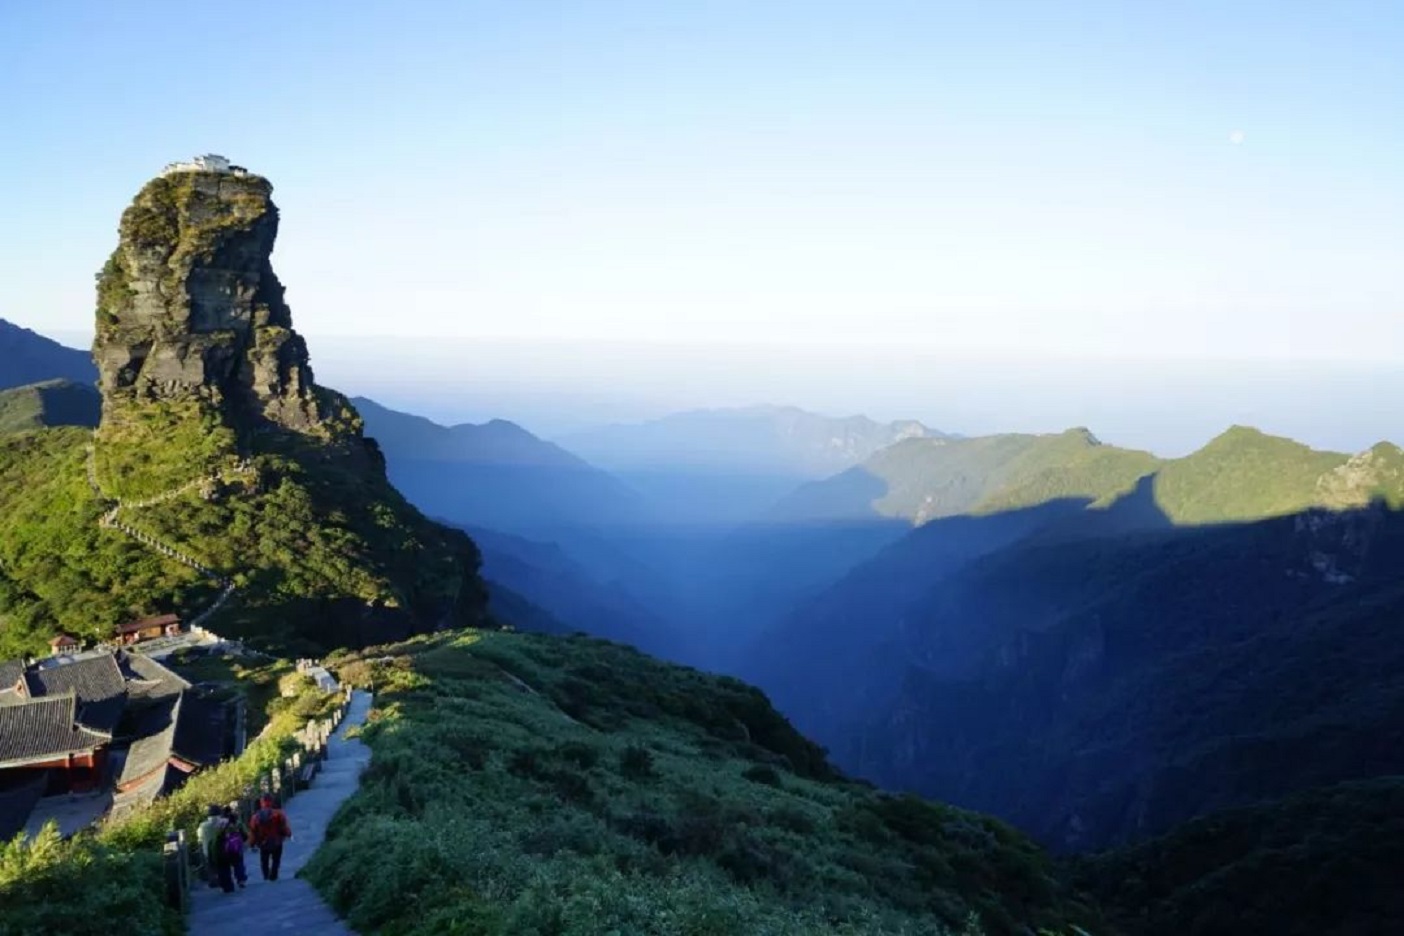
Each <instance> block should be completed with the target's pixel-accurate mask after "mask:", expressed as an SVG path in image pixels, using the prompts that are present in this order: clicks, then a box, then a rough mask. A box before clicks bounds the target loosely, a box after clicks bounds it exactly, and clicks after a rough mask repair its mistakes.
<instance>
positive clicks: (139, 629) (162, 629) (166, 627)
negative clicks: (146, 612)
mask: <svg viewBox="0 0 1404 936" xmlns="http://www.w3.org/2000/svg"><path fill="white" fill-rule="evenodd" d="M179 633H180V615H178V614H162V615H158V616H157V617H149V618H142V619H141V620H140V621H131V622H129V623H126V624H119V625H117V642H118V643H120V644H134V643H136V642H137V641H138V640H152V639H154V638H156V637H165V636H174V635H176V634H179Z"/></svg>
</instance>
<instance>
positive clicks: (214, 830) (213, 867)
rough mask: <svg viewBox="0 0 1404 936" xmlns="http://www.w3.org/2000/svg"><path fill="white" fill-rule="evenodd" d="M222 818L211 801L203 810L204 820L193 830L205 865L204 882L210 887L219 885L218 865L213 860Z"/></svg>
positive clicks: (217, 808)
mask: <svg viewBox="0 0 1404 936" xmlns="http://www.w3.org/2000/svg"><path fill="white" fill-rule="evenodd" d="M221 825H223V820H222V819H221V817H220V815H219V807H218V806H216V805H215V804H214V803H211V804H210V805H209V807H208V808H207V809H206V810H205V821H204V822H202V823H200V826H199V828H197V829H196V830H195V841H196V843H197V844H199V846H200V858H201V860H202V862H203V863H204V866H205V882H206V883H207V884H209V885H210V886H211V887H218V886H219V865H218V863H217V862H216V861H215V839H217V838H218V837H219V828H220V826H221Z"/></svg>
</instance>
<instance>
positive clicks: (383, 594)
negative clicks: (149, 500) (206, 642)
mask: <svg viewBox="0 0 1404 936" xmlns="http://www.w3.org/2000/svg"><path fill="white" fill-rule="evenodd" d="M91 438H92V435H91V433H88V432H85V431H80V430H76V429H53V430H44V431H42V432H35V433H23V434H19V435H14V436H8V437H3V438H0V656H13V655H17V654H19V653H22V652H34V651H37V650H39V649H41V648H42V647H43V645H44V643H45V641H47V639H48V638H49V637H50V636H52V635H53V633H54V632H55V631H57V630H63V631H66V632H68V633H71V634H74V635H75V636H79V637H83V638H88V639H94V640H96V639H105V638H106V637H107V636H108V635H109V634H110V633H111V628H112V627H113V625H115V624H117V623H119V622H121V621H122V620H124V619H128V618H130V617H132V616H136V615H142V614H150V613H156V612H164V611H179V612H182V613H186V614H187V615H189V614H193V613H195V612H197V611H198V610H200V609H202V608H203V607H204V606H205V605H206V604H207V603H208V602H209V601H210V600H211V599H212V598H213V597H214V594H215V592H216V591H217V586H216V585H214V584H212V583H211V582H210V581H209V580H207V579H203V578H201V577H200V576H199V575H198V574H197V573H196V572H194V571H193V570H191V569H188V568H186V567H185V566H183V565H180V564H179V563H177V562H174V561H172V560H170V559H168V558H165V557H162V556H160V555H159V554H156V553H154V552H152V551H150V550H148V549H146V548H144V547H143V546H141V545H139V544H138V543H136V542H134V541H133V540H131V539H130V538H128V537H126V536H124V535H122V534H121V533H118V532H116V531H114V530H110V529H101V528H99V526H98V522H97V521H98V518H99V517H100V516H101V514H102V513H103V511H104V510H105V509H106V505H105V504H103V503H102V502H100V501H99V500H98V499H97V497H96V496H95V495H94V494H93V492H92V491H91V489H90V488H89V487H88V484H87V479H86V477H85V471H86V469H85V457H86V445H87V443H88V442H89V441H90V440H91ZM198 438H200V439H201V440H202V441H203V439H204V438H205V437H203V436H199V437H198ZM99 451H101V449H99ZM158 454H159V457H160V461H161V465H160V472H161V473H162V474H164V475H168V476H169V477H168V479H167V480H175V479H176V477H177V474H176V469H177V467H178V466H179V465H180V463H181V462H180V459H179V458H177V457H176V456H175V455H174V454H173V453H172V452H170V451H168V450H167V451H161V452H159V453H158ZM334 454H335V453H323V454H322V457H315V456H314V455H308V454H306V453H303V454H302V455H300V456H298V457H293V456H289V455H287V454H280V453H278V452H272V451H270V452H266V453H264V454H260V455H257V456H254V457H253V458H251V459H250V460H249V463H248V464H249V470H247V471H243V472H239V471H235V470H234V469H235V468H236V462H235V460H234V459H233V458H232V457H230V456H224V457H222V458H221V457H220V454H219V451H218V449H212V450H211V452H210V453H208V457H207V459H206V462H205V463H203V464H201V463H198V462H197V461H196V460H195V459H194V458H192V459H191V460H190V461H189V462H188V463H187V467H186V468H185V470H184V472H182V473H180V474H179V475H178V477H179V478H180V479H181V480H184V481H198V480H199V479H200V478H201V476H202V470H209V469H210V468H223V469H226V474H225V476H224V480H223V481H220V482H210V483H206V484H202V485H196V486H193V487H191V488H190V489H188V490H186V491H184V492H183V493H182V494H180V496H177V497H174V498H172V499H170V500H167V501H164V502H162V503H159V504H155V505H153V506H150V507H143V508H140V509H129V510H125V511H124V512H123V515H122V519H123V520H124V521H125V522H128V523H130V524H131V525H133V526H135V527H136V528H137V529H139V530H142V531H143V532H146V533H149V534H151V535H154V536H156V537H157V538H158V539H159V540H161V541H162V542H166V543H169V544H170V545H172V546H173V547H175V548H178V549H180V550H182V551H183V552H186V553H187V554H189V555H191V556H192V557H194V558H196V559H198V560H200V561H201V562H203V563H205V564H206V565H207V566H209V567H211V568H213V569H215V570H216V571H218V572H220V573H221V574H224V575H227V576H229V577H230V578H232V579H233V580H234V581H235V583H236V584H237V585H238V586H239V588H240V590H239V592H238V597H237V599H236V600H235V601H233V602H231V604H230V605H228V606H227V609H226V610H225V611H222V612H221V613H220V615H219V616H218V618H217V619H215V620H211V622H210V626H211V627H213V628H214V629H216V630H218V631H220V632H221V633H230V634H242V635H245V636H252V637H256V638H260V639H262V640H264V641H265V642H266V643H268V644H269V645H273V646H283V647H286V648H288V649H290V650H294V651H297V650H298V649H299V648H300V649H301V650H302V651H307V650H314V649H316V648H317V647H321V648H329V647H333V646H338V645H345V644H349V643H360V642H365V641H366V640H373V639H385V637H387V636H391V635H407V634H409V633H413V632H414V631H415V630H423V629H429V628H431V627H433V626H436V625H437V624H440V623H457V624H468V623H476V622H477V621H478V620H479V619H480V614H481V611H482V606H483V602H484V595H483V592H482V584H481V582H480V581H479V579H478V578H477V576H476V569H477V565H478V556H477V550H476V548H475V547H474V546H473V543H472V541H471V540H470V539H469V538H468V537H467V536H465V535H464V534H462V533H460V532H457V531H455V530H451V529H448V528H445V527H441V526H439V525H437V524H434V523H431V522H430V521H428V520H426V519H425V518H424V517H423V516H422V515H420V514H419V513H418V511H416V510H415V509H414V508H413V507H411V506H410V505H409V504H407V503H406V502H405V501H404V499H403V498H402V497H400V495H399V494H398V493H397V492H396V491H395V490H394V488H392V487H391V486H390V485H389V484H388V483H387V482H385V481H384V480H383V478H378V477H377V476H376V475H375V473H374V472H370V471H366V470H364V468H363V466H359V465H357V464H356V463H355V462H349V461H347V460H345V459H343V458H338V457H333V456H334ZM110 464H112V462H111V461H106V462H104V461H102V460H100V465H102V467H104V468H106V467H108V466H109V465H110ZM143 473H144V474H147V475H148V476H149V475H150V473H149V472H143ZM129 476H130V477H137V476H138V473H137V472H135V471H133V472H132V473H131V474H130V475H129Z"/></svg>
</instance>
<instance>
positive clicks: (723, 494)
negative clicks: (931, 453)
mask: <svg viewBox="0 0 1404 936" xmlns="http://www.w3.org/2000/svg"><path fill="white" fill-rule="evenodd" d="M909 438H945V436H944V435H943V434H942V433H940V432H938V431H936V430H934V429H930V428H928V427H926V426H923V425H922V424H921V423H919V422H914V421H904V422H892V423H879V422H874V421H873V420H871V419H869V418H867V417H866V416H849V417H844V418H834V417H829V416H821V415H819V414H817V413H811V412H807V411H805V410H802V409H797V408H795V407H788V406H751V407H743V408H736V409H710V410H695V411H690V412H684V413H675V414H672V415H669V416H664V417H662V418H661V419H655V420H651V421H649V422H642V423H633V424H617V425H611V426H604V427H601V428H598V429H593V430H590V431H586V432H578V433H574V434H571V435H568V436H564V437H562V438H561V439H560V440H559V441H560V442H561V444H563V445H565V446H566V447H567V448H569V449H570V450H571V451H573V452H576V453H578V454H579V455H581V456H582V457H584V458H586V459H588V460H589V461H590V462H591V463H592V464H595V465H598V466H600V467H601V468H603V469H605V470H607V471H610V472H612V473H614V474H615V475H616V476H618V477H619V478H621V479H622V480H624V481H626V482H628V483H629V485H630V486H631V487H633V488H634V489H635V490H637V491H639V492H640V493H642V494H643V495H644V496H645V497H646V498H647V499H648V500H649V502H650V503H651V504H652V505H653V507H654V511H655V513H660V514H665V515H667V516H669V517H670V518H671V519H672V520H673V521H675V522H680V523H688V524H691V525H694V526H714V527H716V526H733V525H736V524H739V523H744V522H746V521H749V520H751V519H753V518H755V517H756V516H757V515H759V514H761V513H763V512H764V511H765V510H767V509H768V508H769V507H770V506H771V505H772V504H774V503H775V501H777V500H779V499H780V498H782V497H784V496H785V495H786V494H788V493H789V492H790V491H791V490H793V489H794V487H795V486H796V485H798V484H800V483H803V482H805V481H809V480H815V479H818V478H823V477H827V476H829V475H832V474H834V473H836V472H840V471H843V470H844V469H846V468H849V467H851V466H853V465H856V464H858V463H860V462H862V461H863V460H864V459H866V458H868V457H870V456H871V455H872V454H873V453H875V452H877V451H879V450H881V449H883V448H884V447H886V446H888V445H891V444H892V443H894V442H897V441H900V440H902V439H909Z"/></svg>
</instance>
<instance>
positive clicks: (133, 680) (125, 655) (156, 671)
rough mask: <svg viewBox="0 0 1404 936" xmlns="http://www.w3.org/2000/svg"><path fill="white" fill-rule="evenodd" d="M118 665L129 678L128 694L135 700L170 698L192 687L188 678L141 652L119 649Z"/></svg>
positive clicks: (127, 678)
mask: <svg viewBox="0 0 1404 936" xmlns="http://www.w3.org/2000/svg"><path fill="white" fill-rule="evenodd" d="M117 665H118V667H119V668H120V669H121V671H122V675H123V676H124V677H125V678H126V680H127V696H128V698H130V699H133V700H137V699H164V698H169V697H171V696H177V695H180V694H181V693H182V692H184V691H186V690H187V689H189V688H190V681H189V680H188V679H185V678H184V677H183V676H181V675H179V674H178V673H176V672H174V671H173V670H171V669H169V668H167V667H166V666H165V665H164V664H162V663H161V662H160V661H158V660H153V659H152V658H151V657H149V656H143V655H142V654H140V653H129V652H128V651H126V650H119V651H117Z"/></svg>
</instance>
